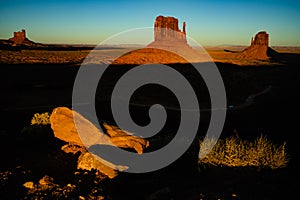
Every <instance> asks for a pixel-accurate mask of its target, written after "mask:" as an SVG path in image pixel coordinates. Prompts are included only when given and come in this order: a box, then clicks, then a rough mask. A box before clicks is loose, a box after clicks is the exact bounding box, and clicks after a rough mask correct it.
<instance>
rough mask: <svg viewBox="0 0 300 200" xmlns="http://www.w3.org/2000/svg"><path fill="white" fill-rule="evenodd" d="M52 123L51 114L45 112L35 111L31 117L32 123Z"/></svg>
mask: <svg viewBox="0 0 300 200" xmlns="http://www.w3.org/2000/svg"><path fill="white" fill-rule="evenodd" d="M47 124H50V114H49V113H48V112H45V113H35V114H34V116H33V118H32V119H31V125H47Z"/></svg>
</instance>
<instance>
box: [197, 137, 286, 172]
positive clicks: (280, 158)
mask: <svg viewBox="0 0 300 200" xmlns="http://www.w3.org/2000/svg"><path fill="white" fill-rule="evenodd" d="M214 144H215V146H214V147H213V148H212V149H211V147H212V146H213V145H214ZM285 145H286V143H283V144H282V145H275V144H273V143H272V142H271V141H270V140H268V139H267V137H266V136H263V135H261V136H260V137H258V138H256V139H255V140H254V141H247V140H242V139H240V138H239V137H238V136H237V135H235V136H231V137H229V138H226V139H220V140H218V141H216V139H214V138H210V139H207V140H205V141H200V153H199V164H209V165H214V166H228V167H245V166H250V167H251V166H255V167H262V168H271V169H276V168H282V167H286V166H287V164H288V156H287V153H286V149H285ZM210 149H211V151H209V150H210ZM204 156H205V157H204Z"/></svg>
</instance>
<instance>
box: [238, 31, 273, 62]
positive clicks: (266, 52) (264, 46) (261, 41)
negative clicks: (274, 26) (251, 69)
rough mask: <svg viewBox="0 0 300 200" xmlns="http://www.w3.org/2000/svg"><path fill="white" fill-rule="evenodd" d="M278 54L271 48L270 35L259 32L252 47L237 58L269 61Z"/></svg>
mask: <svg viewBox="0 0 300 200" xmlns="http://www.w3.org/2000/svg"><path fill="white" fill-rule="evenodd" d="M276 53H277V52H276V51H275V50H273V49H272V48H270V47H269V34H268V33H267V32H266V31H260V32H258V33H257V34H256V35H255V37H254V38H253V37H252V39H251V45H250V46H249V47H248V48H246V49H244V50H243V51H242V52H241V53H240V54H238V55H237V58H241V59H258V60H267V59H269V58H270V57H271V56H272V55H274V54H276Z"/></svg>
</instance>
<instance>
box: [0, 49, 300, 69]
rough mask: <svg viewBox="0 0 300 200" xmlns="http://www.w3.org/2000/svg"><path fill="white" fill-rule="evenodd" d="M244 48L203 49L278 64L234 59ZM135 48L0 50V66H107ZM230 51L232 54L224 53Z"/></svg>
mask: <svg viewBox="0 0 300 200" xmlns="http://www.w3.org/2000/svg"><path fill="white" fill-rule="evenodd" d="M245 48H246V46H217V47H212V46H210V47H205V49H206V50H207V53H208V54H209V55H210V56H211V58H212V60H213V61H214V62H222V63H232V64H237V65H274V64H280V63H278V62H277V61H274V60H267V61H262V60H241V59H236V58H235V57H236V54H237V53H235V52H238V51H242V50H243V49H245ZM272 48H273V49H275V50H276V51H278V52H279V53H283V54H286V53H289V54H290V53H292V54H300V47H272ZM134 49H135V48H120V49H103V50H93V51H89V50H83V51H46V50H21V51H6V50H0V64H1V63H2V64H34V63H40V64H50V63H53V64H81V63H82V62H83V61H84V60H85V61H84V62H85V63H86V64H90V63H93V64H109V63H111V62H112V61H113V60H114V59H116V58H117V56H118V55H123V54H124V53H127V52H129V51H131V50H134ZM224 50H230V51H234V53H233V52H226V51H224Z"/></svg>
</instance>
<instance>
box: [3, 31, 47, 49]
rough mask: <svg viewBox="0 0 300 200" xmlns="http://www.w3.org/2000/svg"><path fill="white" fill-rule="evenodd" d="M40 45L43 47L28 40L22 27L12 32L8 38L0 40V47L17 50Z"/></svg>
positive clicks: (42, 45)
mask: <svg viewBox="0 0 300 200" xmlns="http://www.w3.org/2000/svg"><path fill="white" fill-rule="evenodd" d="M41 47H45V45H44V44H41V43H36V42H33V41H31V40H29V39H28V38H27V37H26V31H25V30H24V29H22V30H21V31H17V32H14V35H13V37H11V38H9V39H8V40H0V49H8V50H19V49H28V48H30V49H32V48H41Z"/></svg>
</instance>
